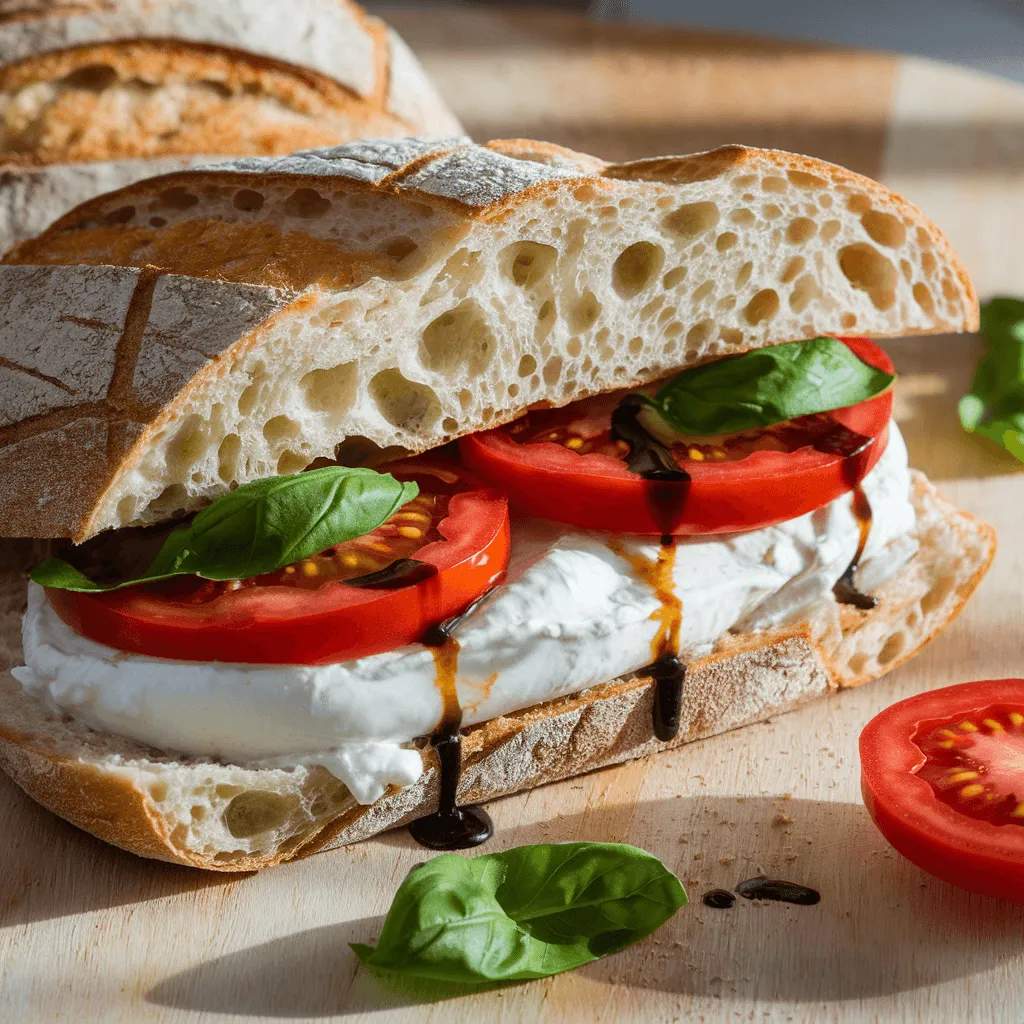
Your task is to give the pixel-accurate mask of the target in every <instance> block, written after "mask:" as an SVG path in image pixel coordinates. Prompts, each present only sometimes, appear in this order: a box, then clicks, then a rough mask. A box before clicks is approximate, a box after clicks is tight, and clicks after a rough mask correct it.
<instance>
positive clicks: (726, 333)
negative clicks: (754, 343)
mask: <svg viewBox="0 0 1024 1024" xmlns="http://www.w3.org/2000/svg"><path fill="white" fill-rule="evenodd" d="M718 337H719V338H721V340H722V341H723V342H724V343H725V344H726V345H742V344H743V332H742V331H741V330H739V329H737V328H735V327H723V328H722V330H721V331H720V332H719V335H718Z"/></svg>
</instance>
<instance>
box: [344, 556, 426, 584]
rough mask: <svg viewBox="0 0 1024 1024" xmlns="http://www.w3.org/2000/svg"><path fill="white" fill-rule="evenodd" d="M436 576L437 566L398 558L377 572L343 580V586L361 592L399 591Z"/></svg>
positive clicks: (413, 559) (414, 559)
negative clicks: (357, 588)
mask: <svg viewBox="0 0 1024 1024" xmlns="http://www.w3.org/2000/svg"><path fill="white" fill-rule="evenodd" d="M436 575H437V566H436V565H432V564H431V563H430V562H421V561H420V560H419V559H418V558H398V559H396V560H395V561H394V562H392V563H391V564H390V565H385V566H384V568H383V569H379V570H378V571H377V572H371V573H367V574H366V575H365V576H356V577H355V578H354V579H350V580H345V586H346V587H359V588H360V589H361V590H401V589H402V587H411V586H414V585H415V584H417V583H422V582H423V581H424V580H429V579H431V578H432V577H434V576H436Z"/></svg>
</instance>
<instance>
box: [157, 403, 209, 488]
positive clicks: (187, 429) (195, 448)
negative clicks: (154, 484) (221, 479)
mask: <svg viewBox="0 0 1024 1024" xmlns="http://www.w3.org/2000/svg"><path fill="white" fill-rule="evenodd" d="M209 441H210V429H209V424H208V423H207V422H206V420H204V419H203V417H202V416H199V415H198V414H196V413H192V414H191V415H189V416H186V417H185V419H184V420H183V421H182V423H181V426H180V427H179V428H178V430H177V432H176V433H175V435H174V437H173V438H172V439H171V440H170V442H169V443H168V445H167V448H166V451H165V455H164V457H165V459H166V462H167V471H168V475H169V476H170V477H172V478H173V479H178V480H181V479H183V478H184V477H185V476H187V475H188V472H189V470H191V469H192V467H193V466H194V465H195V464H196V463H197V462H198V461H199V460H200V459H201V458H202V457H203V455H204V454H205V453H206V448H207V445H208V444H209Z"/></svg>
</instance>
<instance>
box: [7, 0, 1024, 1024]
mask: <svg viewBox="0 0 1024 1024" xmlns="http://www.w3.org/2000/svg"><path fill="white" fill-rule="evenodd" d="M394 20H395V21H396V23H397V27H398V28H399V30H400V31H401V32H402V33H403V34H404V35H405V36H406V38H407V39H409V41H410V43H411V44H412V45H413V46H414V47H415V48H417V49H418V50H420V52H421V54H422V56H423V58H424V62H425V63H426V64H427V66H428V68H429V69H430V70H431V72H432V73H433V74H434V76H435V79H436V80H437V81H438V83H439V85H440V86H441V88H442V91H443V92H444V93H445V94H446V96H447V98H448V99H449V101H450V102H451V103H452V105H453V106H454V107H455V108H456V109H457V112H458V113H459V114H460V116H461V117H463V119H464V120H465V121H466V123H467V124H469V125H470V126H471V128H472V130H473V132H474V134H476V135H477V136H478V137H496V136H510V135H517V134H528V135H539V136H545V135H546V136H549V137H551V138H552V139H553V140H554V141H558V142H562V143H565V144H568V145H573V146H576V147H578V148H581V149H584V150H590V151H593V152H597V153H598V154H599V155H602V156H609V157H616V158H627V157H636V156H641V155H647V154H649V153H652V152H671V151H686V150H691V149H694V148H699V147H701V146H707V145H714V144H717V143H720V142H732V141H743V142H752V143H757V144H770V145H778V146H782V147H785V148H796V149H801V150H805V151H807V152H810V153H813V154H814V155H818V156H824V157H826V158H829V159H836V160H840V161H841V162H845V163H848V164H850V165H851V166H854V167H856V168H857V169H859V170H864V171H866V172H868V173H874V174H877V175H879V176H881V177H882V178H883V179H884V180H886V181H887V183H889V184H893V185H896V186H897V187H900V188H902V189H904V190H905V191H906V193H907V194H908V196H909V197H910V198H912V199H915V200H916V201H918V202H920V203H921V204H922V205H923V206H924V207H925V209H926V210H927V212H928V213H930V214H931V215H932V216H933V217H934V218H935V219H936V220H937V221H938V222H939V223H940V224H942V225H944V226H945V227H947V229H948V230H949V231H950V233H951V234H952V236H953V238H954V241H955V243H956V244H957V245H958V247H959V248H960V249H961V252H962V253H963V254H964V255H965V256H966V257H967V259H968V264H969V266H971V268H972V270H973V272H974V273H975V275H976V279H977V281H978V284H979V287H980V289H981V291H982V292H983V293H988V292H991V291H993V290H996V289H1006V290H1012V291H1016V292H1018V293H1022V294H1024V260H1021V259H1019V258H1018V256H1019V255H1020V254H1019V252H1018V242H1017V240H1016V236H1017V233H1018V228H1017V224H1018V223H1020V218H1016V217H1015V216H1014V214H1015V213H1016V212H1017V210H1018V208H1019V206H1020V204H1021V203H1022V202H1024V200H1022V199H1021V198H1020V197H1021V196H1024V189H1021V188H1020V187H1019V186H1020V185H1021V184H1022V183H1021V182H1020V181H1019V180H1018V178H1019V177H1020V173H1021V172H1020V171H1018V169H1017V168H1018V167H1024V161H1022V160H1020V159H1019V158H1020V156H1022V155H1024V152H1022V149H1024V90H1021V89H1019V88H1017V87H1013V86H1008V85H1006V84H1004V83H1000V82H996V81H993V80H989V79H985V78H983V77H982V76H978V75H974V74H973V73H967V72H961V71H958V70H955V69H951V68H947V67H942V66H939V65H933V64H928V63H926V62H923V61H918V60H910V59H903V60H898V59H896V58H892V57H887V56H874V55H863V54H853V53H845V52H844V53H831V52H826V51H823V50H821V49H814V48H810V47H802V46H793V47H786V46H782V47H780V46H776V45H772V46H767V45H764V44H758V43H756V42H752V41H736V40H734V39H723V38H720V37H709V36H692V35H686V34H683V33H677V32H659V31H654V30H643V29H633V28H630V29H621V28H619V27H609V26H594V25H589V24H586V23H583V22H580V21H576V20H573V19H570V18H568V17H563V16H557V17H556V16H543V17H541V16H535V15H522V14H521V15H499V14H494V13H493V12H488V11H472V12H462V13H459V14H458V15H455V14H451V13H446V12H431V13H430V14H426V15H424V14H419V15H416V14H411V13H410V14H407V15H405V16H403V17H401V18H395V19H394ZM965 76H966V77H965ZM888 348H889V350H890V352H891V353H892V354H893V357H894V359H895V361H896V363H897V367H898V369H900V370H901V371H902V373H903V376H902V379H901V382H900V390H899V392H898V403H897V415H898V418H899V419H900V421H901V423H902V425H903V429H904V432H905V434H906V437H907V440H908V444H909V446H910V450H911V458H912V461H913V462H914V463H915V464H916V465H917V466H919V467H920V468H922V469H925V470H926V471H927V472H928V473H930V474H931V475H932V476H933V477H934V478H935V479H937V480H939V481H942V482H943V484H942V486H943V489H944V490H945V492H946V493H947V495H948V496H949V497H950V498H951V499H953V500H954V501H956V502H958V503H959V504H961V505H962V506H963V507H965V508H967V509H969V510H971V511H974V512H977V513H979V514H981V515H983V516H985V517H986V518H987V519H989V520H990V521H991V522H993V523H994V524H995V525H996V526H997V528H998V529H999V530H1000V534H1001V550H1000V553H999V555H998V557H997V559H996V563H995V567H994V569H993V571H992V573H991V574H990V576H989V577H988V578H987V579H986V581H985V582H984V583H983V585H982V587H981V589H980V591H979V593H978V595H977V596H976V597H975V598H974V600H973V601H972V602H971V603H970V605H969V606H968V608H967V610H966V612H965V614H964V615H963V616H962V618H961V619H959V620H958V621H957V622H956V623H955V624H954V626H953V627H952V628H951V629H950V630H948V631H947V632H946V633H945V634H944V635H943V636H942V637H940V638H939V639H938V640H937V641H936V642H935V643H934V644H933V645H932V646H931V647H929V648H928V649H927V650H926V651H925V652H924V654H923V655H922V656H920V657H919V658H917V659H915V660H914V661H913V662H911V663H910V664H909V665H907V666H906V667H904V668H902V669H900V670H898V671H897V672H894V673H893V674H891V675H890V676H888V677H886V678H885V679H883V680H881V681H879V682H877V683H875V684H872V685H871V686H868V687H865V688H863V689H860V690H855V691H851V692H847V693H844V694H842V695H841V696H839V697H837V698H835V699H832V700H829V701H826V702H823V703H820V704H817V705H814V706H811V707H807V708H805V709H803V710H801V711H798V712H795V713H793V714H791V715H786V716H782V717H780V718H778V719H776V720H774V721H772V722H769V723H767V724H764V725H759V726H754V727H751V728H748V729H745V730H743V731H742V732H740V733H735V734H731V735H727V736H723V737H719V738H717V739H713V740H708V741H705V742H703V743H698V744H694V745H692V746H690V747H686V748H684V749H682V750H680V751H676V752H673V753H670V754H668V755H665V756H663V757H660V758H652V759H648V760H646V761H642V762H636V763H633V764H628V765H624V766H621V767H618V768H615V769H610V770H607V771H603V772H599V773H596V774H593V775H590V776H586V777H584V778H578V779H573V780H570V781H568V782H565V783H561V784H558V785H554V786H549V787H546V788H543V789H539V790H534V791H532V792H530V793H526V794H523V795H520V796H516V797H512V798H509V799H506V800H502V801H499V802H497V803H495V804H494V805H492V807H491V811H492V813H493V816H494V819H495V822H496V825H497V830H498V831H497V837H496V840H495V842H494V846H493V848H494V849H500V848H504V847H507V846H513V845H518V844H520V843H530V842H537V841H543V840H548V841H557V840H564V839H581V838H591V839H613V840H625V841H628V842H632V843H636V844H637V845H640V846H643V847H645V848H646V849H648V850H651V851H652V852H653V853H655V854H656V855H657V856H659V857H661V858H662V859H663V860H664V861H665V863H666V864H668V865H669V866H670V867H671V868H672V869H673V870H675V871H677V872H678V873H679V875H680V877H681V878H682V879H683V880H684V882H685V883H686V884H687V886H688V888H689V890H690V893H691V896H692V897H693V898H694V902H693V903H692V904H691V905H690V906H689V907H686V908H684V909H683V910H682V911H680V913H679V914H678V915H677V916H676V917H675V918H674V919H673V920H672V921H671V922H670V923H669V924H668V925H666V926H665V927H664V928H663V929H662V930H661V931H659V932H658V933H657V934H656V935H654V936H652V937H651V938H650V939H649V940H647V941H646V942H644V943H641V944H640V945H639V946H636V947H634V948H633V949H631V950H628V951H626V952H624V953H622V954H620V955H618V956H615V957H612V958H610V959H608V960H606V961H602V962H600V963H596V964H593V965H591V966H588V967H586V968H583V969H581V970H579V971H576V972H574V973H572V974H569V975H563V976H561V977H558V978H554V979H550V980H548V981H542V982H535V983H531V984H528V985H521V986H516V987H511V988H506V989H500V990H496V991H491V992H487V993H481V994H474V995H466V994H458V995H456V994H453V993H439V992H436V991H435V992H426V991H423V990H399V991H394V990H390V989H384V988H382V987H380V986H379V985H378V984H377V983H376V982H375V981H373V979H372V978H370V977H369V976H368V975H366V974H365V973H364V972H362V971H360V970H358V969H357V968H356V964H355V960H354V958H353V956H352V954H351V953H350V952H349V950H348V947H347V943H348V942H349V941H355V940H359V941H368V940H372V939H373V938H374V937H375V936H376V935H377V934H378V932H379V929H380V924H381V920H382V915H383V914H384V913H385V911H386V909H387V907H388V905H389V903H390V900H391V896H392V894H393V893H394V890H395V889H396V887H397V886H398V884H399V883H400V881H401V879H402V878H403V877H404V875H405V873H406V872H407V871H408V870H409V868H410V867H411V866H412V865H413V864H416V863H417V862H419V861H421V860H422V859H423V858H424V853H423V851H422V850H420V849H419V848H417V847H416V846H415V845H414V844H413V843H412V842H411V840H410V839H409V838H408V836H407V835H406V834H405V833H404V832H399V833H394V834H388V835H385V836H382V837H380V838H378V839H376V840H373V841H370V842H367V843H364V844H361V845H360V846H356V847H352V848H349V849H346V850H341V851H334V852H331V853H326V854H323V855H319V856H316V857H313V858H310V859H309V860H307V861H303V862H300V863H297V864H290V865H286V866H284V867H281V868H276V869H274V870H272V871H269V872H266V873H264V874H262V875H259V876H250V877H245V878H224V877H219V876H208V875H205V874H202V873H200V872H193V871H189V870H187V869H183V868H175V867H171V866H168V865H163V864H158V863H150V862H144V861H140V860H136V859H134V858H132V857H130V856H128V855H127V854H123V853H121V852H119V851H117V850H114V849H111V848H108V847H106V846H104V845H103V844H102V843H100V842H98V841H97V840H94V839H92V838H91V837H89V836H87V835H84V834H83V833H80V832H78V831H76V830H75V829H74V828H72V827H71V826H69V825H66V824H65V823H63V822H62V821H59V820H58V819H56V818H54V817H52V816H51V815H49V814H47V813H46V812H45V811H43V810H42V809H41V808H39V807H37V806H36V805H34V804H33V803H31V802H30V801H29V800H28V799H27V798H25V797H24V796H22V795H21V793H20V792H19V791H18V790H17V789H15V787H14V786H13V785H11V784H9V783H7V782H6V780H0V821H3V822H4V823H6V828H5V830H4V834H5V840H6V842H5V850H4V853H3V855H2V857H0V926H2V930H0V965H2V966H0V1007H2V1010H0V1017H2V1018H3V1019H4V1020H11V1021H45V1022H50V1021H63V1020H67V1021H75V1022H78V1021H82V1020H89V1021H108V1022H118V1024H135V1022H139V1024H144V1022H150V1021H153V1022H155V1021H167V1022H172V1024H179V1022H185V1021H214V1020H231V1021H275V1020H281V1019H300V1020H325V1019H330V1020H339V1021H341V1020H344V1021H368V1020H373V1021H375V1022H376V1021H389V1022H391V1021H397V1022H409V1021H435V1022H445V1024H453V1022H458V1024H461V1022H467V1024H469V1022H477V1021H488V1022H490V1021H496V1022H509V1024H512V1022H519V1021H538V1020H544V1021H555V1022H557V1021H575V1020H579V1019H586V1020H589V1021H595V1022H609V1024H611V1022H618V1021H673V1020H678V1021H691V1020H703V1021H708V1022H711V1021H716V1022H717V1021H733V1020H737V1019H740V1020H778V1021H800V1022H803V1021H808V1022H812V1021H813V1022H831V1021H835V1022H844V1024H845V1022H851V1024H852V1022H858V1024H859V1022H869V1021H877V1020H884V1021H908V1022H909V1021H929V1022H944V1021H949V1022H951V1024H953V1022H956V1024H962V1022H970V1021H978V1022H983V1021H984V1022H989V1021H998V1022H1013V1024H1019V1022H1020V1021H1021V1020H1024V946H1022V943H1021V940H1020V935H1021V934H1022V930H1024V907H1014V906H1009V905H1003V904H1000V903H998V902H996V901H994V900H988V899H984V898H982V897H975V896H971V895H968V894H966V893H963V892H960V891H958V890H955V889H953V888H951V887H950V886H947V885H945V884H943V883H941V882H938V881H935V880H933V879H930V878H928V877H927V876H925V875H923V874H921V873H920V872H919V871H917V870H916V869H915V868H913V867H912V866H911V865H909V864H908V863H906V862H904V861H902V860H901V859H900V858H899V857H898V856H897V855H896V854H895V853H893V852H892V851H891V849H890V848H889V847H888V846H887V844H886V843H885V842H884V840H883V839H882V838H881V837H880V836H879V834H878V833H877V832H876V831H875V829H874V828H873V826H872V825H871V822H870V821H869V820H868V818H867V815H866V813H865V811H864V809H863V806H862V805H861V802H860V797H859V789H858V765H857V755H856V743H857V736H858V733H859V731H860V728H861V727H862V726H863V724H864V723H865V722H866V721H867V720H868V718H870V717H871V716H872V715H873V714H874V713H876V712H877V711H879V710H880V709H881V708H883V707H885V706H886V705H887V704H889V703H891V702H892V701H894V700H897V699H899V698H901V697H903V696H907V695H909V694H911V693H915V692H919V691H921V690H923V689H927V688H929V687H934V686H938V685H943V684H946V683H950V682H956V681H961V680H965V679H972V678H983V677H986V676H989V677H991V676H1005V675H1013V674H1014V673H1018V672H1020V671H1021V664H1022V661H1024V658H1022V655H1024V626H1022V623H1024V587H1022V585H1021V581H1022V580H1024V540H1022V539H1021V536H1020V534H1021V531H1020V527H1019V520H1020V513H1019V510H1020V507H1021V505H1022V504H1024V479H1022V478H1021V476H1020V475H1019V474H1018V473H1017V472H1016V464H1015V463H1013V462H1012V461H1010V460H1008V459H1007V457H1006V456H1005V455H1003V454H1002V453H1001V452H1000V451H998V450H996V449H990V448H988V447H986V446H985V445H984V443H983V442H976V441H975V440H973V439H971V438H969V437H967V436H965V435H964V434H963V433H962V432H961V431H960V429H959V427H958V426H957V422H956V413H955V407H956V401H957V399H958V398H959V396H960V395H961V394H962V392H963V390H964V388H965V386H966V384H967V381H968V380H969V378H970V374H971V371H972V368H973V365H974V362H975V360H976V358H977V355H978V352H979V344H978V342H977V341H975V340H974V339H965V338H931V339H918V340H907V341H895V342H892V343H889V345H888ZM762 871H763V872H765V873H768V874H773V875H779V876H782V877H788V878H792V879H794V880H798V881H802V882H806V883H808V884H811V885H814V886H816V887H817V888H819V889H820V890H821V891H822V893H823V900H822V903H821V904H820V905H819V906H817V907H814V908H806V907H789V906H785V905H764V906H754V905H751V904H747V903H745V902H743V901H740V903H739V905H737V906H736V907H735V908H733V909H732V910H730V911H713V910H709V909H706V908H704V907H703V906H702V905H701V904H700V902H699V897H700V894H701V893H702V892H704V891H705V890H706V889H708V888H712V887H715V886H719V885H725V886H730V887H731V886H732V885H734V884H735V883H736V882H737V881H739V880H740V879H742V878H746V877H749V876H750V875H752V874H755V873H757V872H762ZM438 995H446V996H447V998H446V999H444V1000H443V1001H440V1002H431V1001H429V1000H430V999H431V998H432V997H434V996H438Z"/></svg>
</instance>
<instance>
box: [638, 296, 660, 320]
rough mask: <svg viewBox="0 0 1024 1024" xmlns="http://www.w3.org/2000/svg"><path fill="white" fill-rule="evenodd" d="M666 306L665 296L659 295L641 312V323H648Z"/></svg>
mask: <svg viewBox="0 0 1024 1024" xmlns="http://www.w3.org/2000/svg"><path fill="white" fill-rule="evenodd" d="M664 304H665V296H664V295H657V296H655V297H654V298H653V299H651V301H650V302H648V303H647V305H646V306H644V308H643V309H641V310H640V321H641V322H642V323H646V322H647V321H648V320H650V319H651V318H652V317H653V316H654V314H655V313H657V312H658V310H659V309H661V307H662V306H663V305H664Z"/></svg>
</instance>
